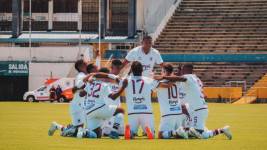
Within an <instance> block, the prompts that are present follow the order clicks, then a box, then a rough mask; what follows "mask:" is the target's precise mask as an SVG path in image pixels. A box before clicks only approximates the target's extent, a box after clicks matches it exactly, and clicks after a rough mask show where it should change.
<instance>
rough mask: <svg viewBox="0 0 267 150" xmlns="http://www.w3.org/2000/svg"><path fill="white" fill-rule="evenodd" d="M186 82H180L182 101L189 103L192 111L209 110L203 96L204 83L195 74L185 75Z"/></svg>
mask: <svg viewBox="0 0 267 150" xmlns="http://www.w3.org/2000/svg"><path fill="white" fill-rule="evenodd" d="M183 77H184V78H186V79H187V80H186V82H180V88H181V89H180V99H181V101H182V102H183V103H188V104H189V108H190V109H191V110H196V109H200V108H207V103H206V102H205V99H204V94H203V83H202V82H201V80H200V79H199V78H198V77H197V76H196V75H195V74H186V75H183Z"/></svg>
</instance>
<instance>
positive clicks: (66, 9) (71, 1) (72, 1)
mask: <svg viewBox="0 0 267 150" xmlns="http://www.w3.org/2000/svg"><path fill="white" fill-rule="evenodd" d="M77 12H78V0H54V13H77Z"/></svg>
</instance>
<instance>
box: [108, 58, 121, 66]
mask: <svg viewBox="0 0 267 150" xmlns="http://www.w3.org/2000/svg"><path fill="white" fill-rule="evenodd" d="M111 65H112V66H116V67H121V66H122V62H121V61H120V60H119V59H114V60H112V62H111Z"/></svg>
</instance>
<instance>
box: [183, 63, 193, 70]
mask: <svg viewBox="0 0 267 150" xmlns="http://www.w3.org/2000/svg"><path fill="white" fill-rule="evenodd" d="M184 68H186V69H188V70H190V71H193V70H194V66H193V64H184V65H183V69H184Z"/></svg>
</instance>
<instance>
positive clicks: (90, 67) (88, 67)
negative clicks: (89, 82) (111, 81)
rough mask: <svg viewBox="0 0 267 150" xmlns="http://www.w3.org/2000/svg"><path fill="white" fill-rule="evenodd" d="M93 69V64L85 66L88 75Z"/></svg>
mask: <svg viewBox="0 0 267 150" xmlns="http://www.w3.org/2000/svg"><path fill="white" fill-rule="evenodd" d="M94 68H95V65H94V64H93V63H91V64H89V65H87V67H86V70H87V72H88V73H92V70H93V69H94Z"/></svg>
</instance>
